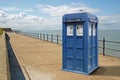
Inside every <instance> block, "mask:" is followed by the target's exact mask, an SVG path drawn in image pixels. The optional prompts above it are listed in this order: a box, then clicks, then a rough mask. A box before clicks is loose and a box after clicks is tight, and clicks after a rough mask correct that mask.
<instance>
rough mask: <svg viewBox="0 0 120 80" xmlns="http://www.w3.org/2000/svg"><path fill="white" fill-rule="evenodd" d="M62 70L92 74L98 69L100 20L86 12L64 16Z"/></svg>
mask: <svg viewBox="0 0 120 80" xmlns="http://www.w3.org/2000/svg"><path fill="white" fill-rule="evenodd" d="M62 23H63V28H62V29H63V30H62V31H63V35H62V38H63V42H62V44H63V45H62V70H65V71H70V72H76V73H81V74H86V75H88V74H90V73H91V72H93V71H94V70H95V69H97V68H98V28H97V25H98V19H97V17H96V16H94V15H92V14H90V13H87V12H84V13H73V14H66V15H64V16H63V20H62Z"/></svg>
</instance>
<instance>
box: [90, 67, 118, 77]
mask: <svg viewBox="0 0 120 80" xmlns="http://www.w3.org/2000/svg"><path fill="white" fill-rule="evenodd" d="M91 75H98V76H117V77H119V76H120V66H100V67H99V68H98V69H97V70H96V71H94V72H93V73H92V74H91Z"/></svg>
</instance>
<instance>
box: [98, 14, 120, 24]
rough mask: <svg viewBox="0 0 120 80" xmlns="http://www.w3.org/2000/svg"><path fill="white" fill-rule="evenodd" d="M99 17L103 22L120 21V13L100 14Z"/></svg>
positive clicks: (112, 22)
mask: <svg viewBox="0 0 120 80" xmlns="http://www.w3.org/2000/svg"><path fill="white" fill-rule="evenodd" d="M99 19H100V23H102V24H114V23H120V15H111V16H110V15H109V16H99Z"/></svg>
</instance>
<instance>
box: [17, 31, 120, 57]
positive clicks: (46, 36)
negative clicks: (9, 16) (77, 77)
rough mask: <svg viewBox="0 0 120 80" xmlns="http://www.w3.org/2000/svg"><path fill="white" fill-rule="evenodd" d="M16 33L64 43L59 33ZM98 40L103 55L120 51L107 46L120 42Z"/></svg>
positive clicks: (119, 43)
mask: <svg viewBox="0 0 120 80" xmlns="http://www.w3.org/2000/svg"><path fill="white" fill-rule="evenodd" d="M16 33H17V34H21V35H24V36H27V37H32V38H36V39H40V40H44V41H48V42H52V43H56V44H62V36H59V35H58V34H57V35H53V34H42V33H31V32H21V31H20V32H16ZM98 41H99V43H100V44H101V46H99V49H102V52H101V53H102V54H103V56H105V55H106V53H105V51H106V50H111V51H115V52H120V50H119V49H114V48H108V47H106V44H108V43H112V44H117V45H120V42H116V41H108V40H105V38H103V39H102V40H98ZM119 47H120V46H119Z"/></svg>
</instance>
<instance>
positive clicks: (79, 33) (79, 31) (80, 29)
mask: <svg viewBox="0 0 120 80" xmlns="http://www.w3.org/2000/svg"><path fill="white" fill-rule="evenodd" d="M76 35H77V36H83V25H82V24H81V25H77V26H76Z"/></svg>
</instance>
